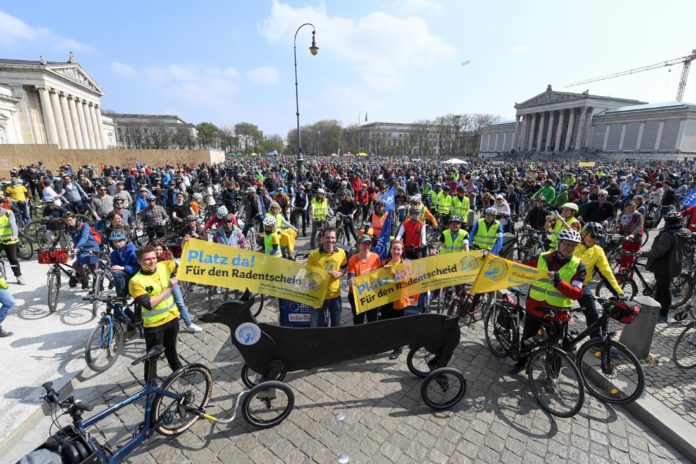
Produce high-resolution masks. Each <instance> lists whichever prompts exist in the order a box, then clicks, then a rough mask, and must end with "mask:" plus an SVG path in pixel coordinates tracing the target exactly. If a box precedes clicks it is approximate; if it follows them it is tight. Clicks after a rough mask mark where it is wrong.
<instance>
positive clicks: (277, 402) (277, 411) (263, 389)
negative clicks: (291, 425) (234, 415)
mask: <svg viewBox="0 0 696 464" xmlns="http://www.w3.org/2000/svg"><path fill="white" fill-rule="evenodd" d="M243 395H244V396H243V397H242V403H241V406H242V416H243V417H244V420H246V421H247V422H248V423H249V424H251V425H253V426H255V427H258V428H260V429H267V428H270V427H273V426H276V425H278V424H280V423H281V422H283V420H285V418H286V417H288V415H289V414H290V411H291V410H292V408H293V406H294V405H295V395H294V393H293V392H292V390H291V389H290V387H289V386H288V384H286V383H283V382H278V381H275V380H270V381H268V382H262V383H260V384H259V385H256V386H255V387H254V388H252V389H251V390H249V391H248V392H246V393H244V394H243Z"/></svg>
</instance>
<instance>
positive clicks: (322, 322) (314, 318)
mask: <svg viewBox="0 0 696 464" xmlns="http://www.w3.org/2000/svg"><path fill="white" fill-rule="evenodd" d="M326 311H328V312H329V318H330V319H331V327H338V326H340V325H341V297H340V296H337V297H336V298H330V299H326V300H324V306H322V307H321V309H315V310H313V311H312V312H311V313H310V318H311V319H310V322H309V325H310V327H326Z"/></svg>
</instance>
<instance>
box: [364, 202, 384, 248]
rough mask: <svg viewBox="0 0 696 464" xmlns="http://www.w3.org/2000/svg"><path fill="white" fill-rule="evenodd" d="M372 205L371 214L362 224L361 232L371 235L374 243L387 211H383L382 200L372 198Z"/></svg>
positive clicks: (380, 230) (380, 231) (377, 238)
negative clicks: (372, 210) (373, 208)
mask: <svg viewBox="0 0 696 464" xmlns="http://www.w3.org/2000/svg"><path fill="white" fill-rule="evenodd" d="M373 205H374V207H375V210H374V212H373V213H372V216H371V217H370V220H369V221H368V222H365V224H364V225H363V228H364V230H363V233H365V234H367V235H368V236H370V237H372V244H373V245H374V244H376V243H377V240H379V236H380V234H381V233H382V228H383V227H384V223H385V221H386V220H387V214H388V213H387V212H386V211H384V202H383V201H382V200H374V201H373Z"/></svg>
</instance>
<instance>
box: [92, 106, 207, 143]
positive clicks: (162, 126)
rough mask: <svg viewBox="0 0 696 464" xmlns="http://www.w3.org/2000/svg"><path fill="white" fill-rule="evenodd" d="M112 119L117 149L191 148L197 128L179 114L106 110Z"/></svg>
mask: <svg viewBox="0 0 696 464" xmlns="http://www.w3.org/2000/svg"><path fill="white" fill-rule="evenodd" d="M105 115H106V116H108V117H109V118H110V120H111V121H112V122H113V126H114V130H115V133H116V142H117V146H118V147H119V148H192V147H195V146H196V141H197V131H196V127H195V126H194V125H193V124H189V123H187V122H186V121H184V120H183V119H181V118H180V117H178V116H174V115H154V114H121V113H105Z"/></svg>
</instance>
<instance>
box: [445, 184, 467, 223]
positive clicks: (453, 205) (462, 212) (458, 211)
mask: <svg viewBox="0 0 696 464" xmlns="http://www.w3.org/2000/svg"><path fill="white" fill-rule="evenodd" d="M470 206H471V202H470V200H469V197H467V196H466V195H465V191H464V187H463V186H462V185H460V186H459V187H457V194H456V195H455V196H453V197H451V200H450V214H451V215H452V216H459V217H460V218H461V219H462V221H465V222H466V220H467V218H468V217H469V209H470Z"/></svg>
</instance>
